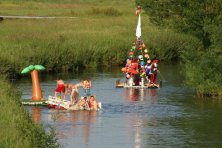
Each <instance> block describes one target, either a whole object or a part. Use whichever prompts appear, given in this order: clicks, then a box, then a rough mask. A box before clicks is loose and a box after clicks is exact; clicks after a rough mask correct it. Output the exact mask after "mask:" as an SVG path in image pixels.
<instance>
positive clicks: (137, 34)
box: [136, 14, 141, 39]
mask: <svg viewBox="0 0 222 148" xmlns="http://www.w3.org/2000/svg"><path fill="white" fill-rule="evenodd" d="M136 36H137V39H138V38H140V37H141V20H140V14H139V17H138V23H137V27H136Z"/></svg>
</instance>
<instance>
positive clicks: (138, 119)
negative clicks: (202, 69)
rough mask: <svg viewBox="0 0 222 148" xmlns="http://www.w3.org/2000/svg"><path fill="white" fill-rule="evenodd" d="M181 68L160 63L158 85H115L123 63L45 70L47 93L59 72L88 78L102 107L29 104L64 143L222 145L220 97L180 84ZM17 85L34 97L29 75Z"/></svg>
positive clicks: (99, 146) (115, 147) (69, 78)
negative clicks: (50, 72) (79, 70)
mask: <svg viewBox="0 0 222 148" xmlns="http://www.w3.org/2000/svg"><path fill="white" fill-rule="evenodd" d="M180 69H181V66H180V65H173V64H171V65H166V64H164V65H161V64H160V70H161V74H162V75H161V76H159V79H162V81H163V87H162V88H160V89H124V88H115V81H116V80H117V79H121V80H122V81H123V80H124V75H123V74H122V73H121V72H120V71H119V70H120V68H119V69H116V68H113V69H109V70H98V71H85V72H84V73H79V74H74V73H66V74H61V73H59V74H55V75H43V74H42V75H40V80H41V88H42V90H43V95H44V97H45V98H47V97H48V96H49V95H53V94H54V90H55V87H56V81H55V80H56V79H58V78H62V79H64V81H65V82H66V83H75V84H76V83H78V82H80V81H81V80H82V79H84V78H90V79H91V80H92V84H93V88H92V92H93V94H96V96H97V100H99V101H101V102H102V110H100V111H98V112H95V111H91V112H88V111H65V110H54V109H48V108H46V107H30V106H26V107H25V108H26V109H27V110H28V111H29V112H30V115H31V117H32V119H33V120H34V121H35V122H37V123H43V125H44V126H45V128H46V129H48V127H50V126H53V127H54V128H55V129H56V134H57V138H58V140H59V142H60V143H61V144H62V145H63V147H65V148H73V147H78V148H150V147H158V148H159V147H222V141H221V138H222V137H221V136H222V130H221V127H222V119H221V117H222V102H221V101H219V100H210V99H209V100H206V99H205V100H203V99H199V98H195V97H194V90H193V89H188V88H185V87H184V86H183V85H182V81H183V79H184V78H183V77H182V75H181V73H180V71H181V70H180ZM16 86H18V88H19V89H20V90H21V92H22V98H25V99H29V98H31V80H30V77H25V78H23V79H21V80H19V81H17V82H16ZM80 94H83V91H82V90H81V89H80Z"/></svg>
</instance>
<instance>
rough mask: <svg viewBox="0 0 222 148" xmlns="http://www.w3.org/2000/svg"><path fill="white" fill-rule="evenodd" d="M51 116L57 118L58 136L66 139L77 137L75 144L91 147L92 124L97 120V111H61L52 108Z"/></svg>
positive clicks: (63, 139)
mask: <svg viewBox="0 0 222 148" xmlns="http://www.w3.org/2000/svg"><path fill="white" fill-rule="evenodd" d="M51 111H52V114H51V118H54V120H55V128H56V129H57V137H58V138H59V139H60V140H62V141H65V140H66V139H69V142H70V138H71V139H73V138H74V139H75V141H72V142H74V143H75V145H76V144H77V143H78V146H83V144H84V147H86V148H88V147H90V145H89V143H90V137H91V136H90V134H91V132H92V131H91V125H92V124H94V123H95V122H96V119H97V117H96V116H97V112H96V111H60V110H57V111H55V110H51Z"/></svg>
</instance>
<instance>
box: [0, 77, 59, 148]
mask: <svg viewBox="0 0 222 148" xmlns="http://www.w3.org/2000/svg"><path fill="white" fill-rule="evenodd" d="M1 77H2V79H3V77H4V76H1ZM2 79H1V80H0V88H1V90H0V105H1V112H0V119H1V120H0V130H1V132H0V145H1V147H3V148H4V147H5V148H9V147H15V148H17V147H18V148H19V147H23V148H30V147H35V148H37V147H59V145H58V143H57V140H56V138H55V133H54V130H52V131H51V133H46V132H45V130H44V128H43V126H41V125H39V124H35V123H33V121H32V120H31V118H30V117H29V115H28V113H27V112H26V111H25V110H24V108H23V106H22V105H21V102H20V94H19V93H18V92H16V90H15V88H13V87H12V86H11V85H9V84H8V83H7V82H6V81H4V80H2Z"/></svg>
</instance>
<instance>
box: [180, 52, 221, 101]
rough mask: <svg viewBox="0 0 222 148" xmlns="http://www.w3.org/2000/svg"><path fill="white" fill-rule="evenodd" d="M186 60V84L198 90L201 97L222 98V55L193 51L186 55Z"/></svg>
mask: <svg viewBox="0 0 222 148" xmlns="http://www.w3.org/2000/svg"><path fill="white" fill-rule="evenodd" d="M183 59H184V60H186V64H185V68H184V69H183V71H184V73H185V74H186V81H185V84H186V85H188V86H191V87H194V86H195V88H196V90H197V95H198V96H201V97H221V96H222V85H221V82H222V65H221V63H222V55H221V54H220V55H219V56H218V55H217V53H216V52H212V51H207V52H200V51H196V52H194V51H192V54H190V52H186V53H184V58H183Z"/></svg>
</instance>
